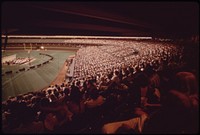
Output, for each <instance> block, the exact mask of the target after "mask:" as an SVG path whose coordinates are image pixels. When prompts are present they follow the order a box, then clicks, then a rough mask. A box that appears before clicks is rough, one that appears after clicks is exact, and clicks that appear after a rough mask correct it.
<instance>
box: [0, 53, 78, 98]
mask: <svg viewBox="0 0 200 135" xmlns="http://www.w3.org/2000/svg"><path fill="white" fill-rule="evenodd" d="M40 53H44V54H48V55H50V56H52V57H53V60H51V61H49V63H47V64H44V65H42V66H40V67H37V65H38V64H41V63H43V62H45V61H47V60H49V59H50V58H49V57H48V56H45V55H39V54H40ZM13 54H16V57H17V58H19V57H20V58H22V57H29V56H30V58H33V59H35V60H34V61H33V62H30V63H27V64H22V65H2V71H1V72H2V73H1V74H4V75H2V78H1V79H2V101H4V100H6V99H7V98H8V97H9V96H16V95H18V94H24V93H27V92H31V91H37V90H40V89H43V88H45V87H47V86H48V85H49V84H50V83H51V82H52V81H53V80H54V79H55V78H56V76H57V75H58V73H59V71H60V70H61V68H62V67H63V64H64V62H65V61H66V59H67V58H68V57H69V56H70V55H74V54H75V51H53V50H48V51H36V50H35V51H31V52H30V54H28V51H6V52H3V53H2V57H4V56H9V55H13ZM34 65H35V66H36V68H33V69H29V67H30V66H34ZM22 68H25V69H26V71H21V72H19V69H22ZM27 69H29V70H27ZM7 71H13V73H12V74H5V73H6V72H7Z"/></svg>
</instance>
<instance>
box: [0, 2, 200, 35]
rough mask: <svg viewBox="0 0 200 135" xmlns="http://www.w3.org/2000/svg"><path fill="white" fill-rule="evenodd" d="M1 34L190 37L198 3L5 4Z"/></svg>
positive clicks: (195, 24) (196, 21)
mask: <svg viewBox="0 0 200 135" xmlns="http://www.w3.org/2000/svg"><path fill="white" fill-rule="evenodd" d="M1 6H2V12H1V16H2V19H1V24H2V26H1V27H2V34H6V32H7V33H8V34H13V35H24V34H25V35H26V34H27V35H102V36H153V37H169V38H174V37H188V36H192V35H198V30H199V5H198V3H195V2H130V1H126V2H122V1H116V2H105V1H104V2H102V1H98V2H92V1H91V2H80V1H79V2H72V1H70V2H48V1H46V2H14V1H12V2H3V3H2V5H1Z"/></svg>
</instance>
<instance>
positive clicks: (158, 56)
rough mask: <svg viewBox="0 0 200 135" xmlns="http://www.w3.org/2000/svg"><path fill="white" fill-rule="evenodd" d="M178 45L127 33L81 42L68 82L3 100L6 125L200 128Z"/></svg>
mask: <svg viewBox="0 0 200 135" xmlns="http://www.w3.org/2000/svg"><path fill="white" fill-rule="evenodd" d="M129 43H131V44H129ZM182 51H183V48H182V47H179V46H173V45H171V44H169V43H162V44H161V43H156V44H155V43H151V42H148V43H145V42H129V41H128V42H124V43H123V41H121V42H120V45H110V46H90V47H82V48H81V49H79V50H78V52H77V54H76V56H75V62H76V63H75V73H74V75H75V76H74V78H73V79H71V80H70V81H69V82H67V83H66V82H64V83H62V84H56V85H52V86H49V87H48V88H47V89H44V90H42V91H37V92H29V93H26V94H21V95H18V96H16V97H9V99H8V100H6V101H4V102H2V126H3V131H4V132H5V133H106V134H110V133H111V134H113V133H177V134H180V133H186V134H188V133H197V132H198V126H199V124H198V119H199V114H198V106H199V98H198V81H197V78H196V74H195V72H193V71H192V70H190V69H186V68H185V67H186V65H187V63H184V56H183V52H182Z"/></svg>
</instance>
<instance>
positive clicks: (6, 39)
mask: <svg viewBox="0 0 200 135" xmlns="http://www.w3.org/2000/svg"><path fill="white" fill-rule="evenodd" d="M5 34H6V37H5V43H4V48H3V50H6V46H7V43H8V30H7V28H6V33H5Z"/></svg>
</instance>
